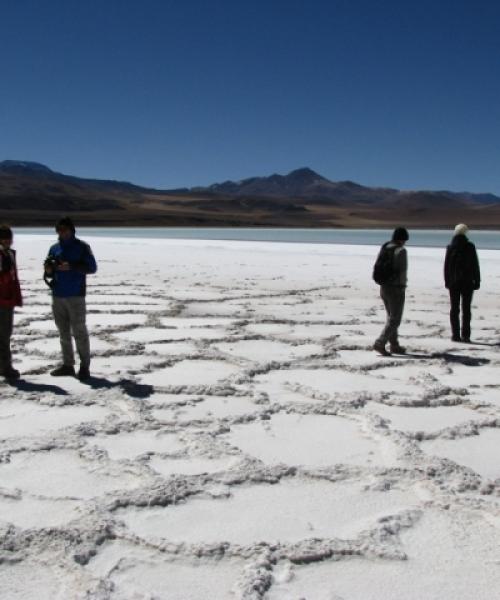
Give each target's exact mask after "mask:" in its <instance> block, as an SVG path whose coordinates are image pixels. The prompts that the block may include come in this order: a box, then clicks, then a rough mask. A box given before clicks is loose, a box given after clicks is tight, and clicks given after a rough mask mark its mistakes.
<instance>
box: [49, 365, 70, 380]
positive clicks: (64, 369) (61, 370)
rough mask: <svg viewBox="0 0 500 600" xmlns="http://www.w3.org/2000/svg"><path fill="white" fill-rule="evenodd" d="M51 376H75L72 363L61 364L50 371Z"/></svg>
mask: <svg viewBox="0 0 500 600" xmlns="http://www.w3.org/2000/svg"><path fill="white" fill-rule="evenodd" d="M50 374H51V375H52V377H74V376H75V367H73V366H72V365H61V366H60V367H57V369H54V370H53V371H51V372H50Z"/></svg>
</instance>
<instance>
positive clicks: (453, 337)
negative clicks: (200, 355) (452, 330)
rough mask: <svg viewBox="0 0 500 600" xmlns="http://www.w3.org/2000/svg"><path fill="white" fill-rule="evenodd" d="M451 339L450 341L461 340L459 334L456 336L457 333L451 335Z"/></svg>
mask: <svg viewBox="0 0 500 600" xmlns="http://www.w3.org/2000/svg"><path fill="white" fill-rule="evenodd" d="M451 341H452V342H461V341H462V340H461V339H460V336H458V335H453V336H452V337H451Z"/></svg>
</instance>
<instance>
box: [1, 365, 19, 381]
mask: <svg viewBox="0 0 500 600" xmlns="http://www.w3.org/2000/svg"><path fill="white" fill-rule="evenodd" d="M0 374H1V375H3V376H4V377H5V379H7V381H14V380H15V379H19V377H21V374H20V373H19V371H18V370H17V369H14V368H13V367H7V368H6V369H4V370H3V371H2V372H1V373H0Z"/></svg>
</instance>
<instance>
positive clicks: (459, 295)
mask: <svg viewBox="0 0 500 600" xmlns="http://www.w3.org/2000/svg"><path fill="white" fill-rule="evenodd" d="M467 233H468V228H467V225H464V224H463V223H461V224H460V225H457V226H456V227H455V234H454V236H453V239H452V241H451V244H449V245H448V247H447V248H446V258H445V261H444V283H445V286H446V288H447V289H448V290H449V292H450V304H451V309H450V324H451V334H452V338H451V339H452V340H453V341H454V342H460V341H462V342H465V343H469V342H470V334H471V332H470V322H471V308H470V307H471V303H472V296H473V294H474V291H475V290H478V289H479V288H480V286H481V273H480V269H479V260H478V258H477V252H476V247H475V246H474V244H473V243H472V242H471V241H469V240H468V238H467ZM460 301H461V302H462V335H461V337H460Z"/></svg>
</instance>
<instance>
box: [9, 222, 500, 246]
mask: <svg viewBox="0 0 500 600" xmlns="http://www.w3.org/2000/svg"><path fill="white" fill-rule="evenodd" d="M16 231H17V232H18V233H31V234H37V235H51V236H54V235H55V233H54V230H53V229H48V228H41V227H40V228H38V227H25V228H17V229H16ZM391 231H392V230H389V229H277V228H269V229H267V228H211V227H110V228H107V227H102V228H99V227H80V228H79V229H78V235H80V236H81V237H85V236H88V237H120V238H156V239H162V238H167V239H190V240H239V241H259V242H290V243H299V242H305V243H308V244H354V245H377V246H378V245H380V244H382V243H383V242H385V241H386V240H387V239H389V238H390V235H391ZM451 236H452V232H451V231H445V230H438V229H436V230H423V229H418V230H410V241H409V245H411V246H424V247H438V248H442V247H444V246H446V244H448V243H449V241H450V238H451ZM469 238H470V239H471V240H472V241H473V242H474V243H475V244H476V246H477V247H478V248H483V249H491V250H500V231H471V232H470V234H469Z"/></svg>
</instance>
